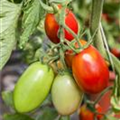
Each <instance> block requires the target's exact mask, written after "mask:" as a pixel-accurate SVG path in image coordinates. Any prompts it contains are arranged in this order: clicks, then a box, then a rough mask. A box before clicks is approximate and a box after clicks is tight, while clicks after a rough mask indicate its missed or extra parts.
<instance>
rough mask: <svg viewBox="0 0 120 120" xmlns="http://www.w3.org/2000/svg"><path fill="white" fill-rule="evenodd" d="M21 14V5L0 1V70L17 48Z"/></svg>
mask: <svg viewBox="0 0 120 120" xmlns="http://www.w3.org/2000/svg"><path fill="white" fill-rule="evenodd" d="M20 12H21V4H14V3H11V2H9V1H7V0H0V70H1V69H2V68H3V66H4V65H5V64H6V62H7V61H8V59H9V57H10V55H11V52H12V50H13V49H14V47H15V44H16V40H15V33H16V32H15V31H16V26H17V21H18V17H19V15H20Z"/></svg>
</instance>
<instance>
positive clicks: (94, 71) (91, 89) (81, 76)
mask: <svg viewBox="0 0 120 120" xmlns="http://www.w3.org/2000/svg"><path fill="white" fill-rule="evenodd" d="M72 71H73V76H74V78H75V80H76V82H77V84H78V85H79V87H80V88H81V89H82V90H83V91H84V92H86V93H89V94H96V93H99V92H101V91H102V90H104V89H105V88H106V87H107V85H108V80H109V70H108V67H107V64H106V62H105V60H104V59H103V57H102V56H101V55H100V53H99V52H98V51H97V49H95V48H94V47H93V46H91V45H90V46H89V47H88V48H86V49H84V50H83V51H81V52H80V53H78V54H76V55H75V56H74V57H73V60H72Z"/></svg>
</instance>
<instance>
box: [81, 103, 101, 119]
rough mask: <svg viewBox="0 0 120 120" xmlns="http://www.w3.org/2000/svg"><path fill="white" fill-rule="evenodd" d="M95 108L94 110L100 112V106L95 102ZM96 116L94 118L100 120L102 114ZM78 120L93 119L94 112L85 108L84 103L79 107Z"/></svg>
mask: <svg viewBox="0 0 120 120" xmlns="http://www.w3.org/2000/svg"><path fill="white" fill-rule="evenodd" d="M95 108H96V110H97V112H98V113H101V111H102V108H101V106H100V105H98V104H97V105H96V106H95ZM96 117H97V119H96V120H102V117H103V116H102V115H97V116H96ZM79 120H95V114H94V113H93V112H92V111H90V110H89V109H88V108H87V106H86V104H84V105H83V106H82V107H81V108H80V111H79Z"/></svg>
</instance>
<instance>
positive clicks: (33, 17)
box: [20, 0, 45, 48]
mask: <svg viewBox="0 0 120 120" xmlns="http://www.w3.org/2000/svg"><path fill="white" fill-rule="evenodd" d="M44 13H45V11H44V9H43V8H42V7H41V4H40V2H39V1H38V0H32V1H30V2H29V3H28V4H27V6H26V7H25V9H24V14H23V21H22V28H23V33H22V35H21V37H20V47H21V48H22V47H23V46H24V45H25V43H26V42H27V41H28V39H29V37H30V35H31V34H32V33H33V32H34V30H35V29H36V28H37V26H38V24H39V22H40V20H41V19H42V18H43V16H44Z"/></svg>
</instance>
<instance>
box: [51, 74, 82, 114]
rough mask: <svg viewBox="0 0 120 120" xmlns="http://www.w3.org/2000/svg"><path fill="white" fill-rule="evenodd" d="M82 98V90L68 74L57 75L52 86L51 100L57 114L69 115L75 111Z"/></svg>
mask: <svg viewBox="0 0 120 120" xmlns="http://www.w3.org/2000/svg"><path fill="white" fill-rule="evenodd" d="M82 98H83V92H82V91H80V90H79V88H78V86H77V85H76V83H75V81H74V79H73V78H72V77H71V76H70V75H69V74H65V75H63V76H61V75H57V77H56V78H55V80H54V83H53V86H52V100H53V104H54V106H55V108H56V109H57V111H58V112H59V114H61V115H70V114H72V113H73V112H75V111H76V110H77V109H78V107H79V105H80V103H81V100H82Z"/></svg>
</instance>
